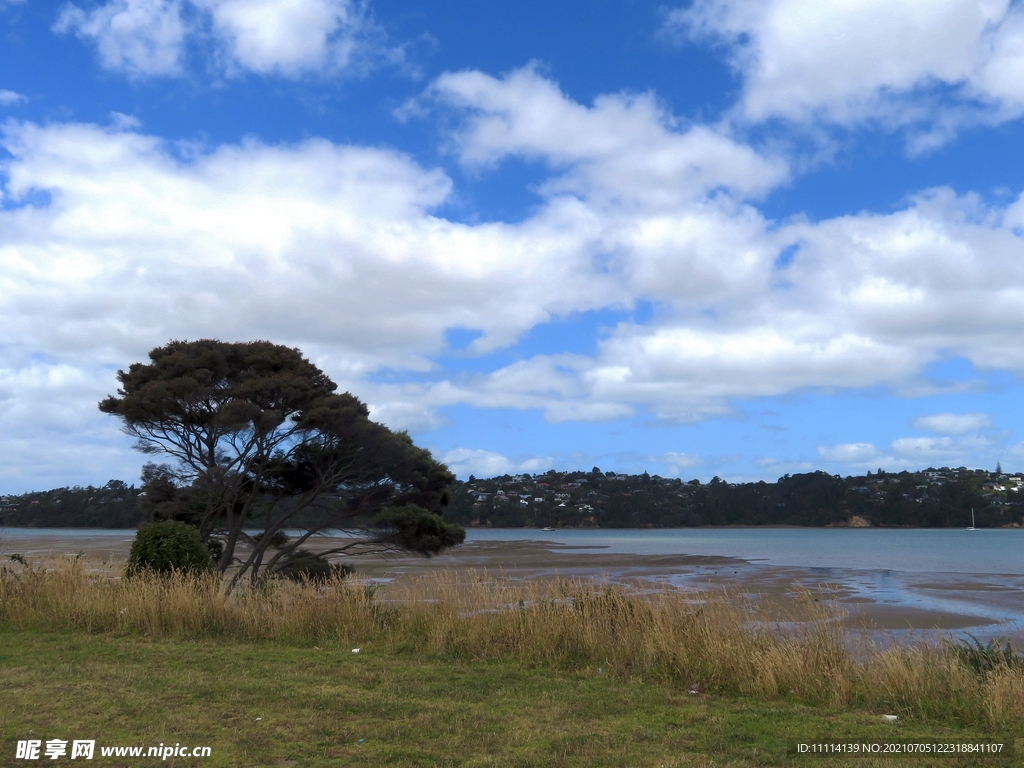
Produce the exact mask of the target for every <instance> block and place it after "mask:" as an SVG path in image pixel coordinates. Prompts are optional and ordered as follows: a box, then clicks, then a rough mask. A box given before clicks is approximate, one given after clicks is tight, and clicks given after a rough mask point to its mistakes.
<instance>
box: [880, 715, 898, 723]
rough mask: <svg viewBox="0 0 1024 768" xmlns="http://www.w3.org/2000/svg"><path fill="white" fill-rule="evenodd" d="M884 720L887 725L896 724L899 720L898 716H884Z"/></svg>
mask: <svg viewBox="0 0 1024 768" xmlns="http://www.w3.org/2000/svg"><path fill="white" fill-rule="evenodd" d="M882 719H883V720H885V722H887V723H895V722H896V720H898V719H899V718H898V717H897V716H896V715H882Z"/></svg>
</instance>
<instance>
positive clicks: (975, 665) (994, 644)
mask: <svg viewBox="0 0 1024 768" xmlns="http://www.w3.org/2000/svg"><path fill="white" fill-rule="evenodd" d="M966 634H967V636H968V637H969V638H971V640H973V641H974V643H973V644H972V643H970V642H968V641H967V640H964V639H962V638H961V639H960V640H958V641H957V642H955V643H954V642H951V641H949V640H946V641H944V644H945V646H946V648H947V649H948V650H949V651H951V652H952V653H953V654H954V655H955V656H956V657H957V659H959V660H960V663H961V664H963V665H964V666H965V667H969V668H971V669H973V670H974V671H975V672H977V673H979V674H984V673H986V672H992V671H993V670H995V669H998V668H999V667H1010V668H1014V667H1024V655H1022V654H1021V653H1020V652H1018V651H1017V650H1015V649H1014V647H1013V644H1012V643H1011V642H1010V641H1009V640H1006V641H1005V643H1004V644H1003V645H1000V644H999V641H998V640H995V639H993V640H989V641H988V644H987V645H982V644H981V641H980V640H979V639H978V638H976V637H975V636H974V635H972V634H971V633H970V632H968V633H966Z"/></svg>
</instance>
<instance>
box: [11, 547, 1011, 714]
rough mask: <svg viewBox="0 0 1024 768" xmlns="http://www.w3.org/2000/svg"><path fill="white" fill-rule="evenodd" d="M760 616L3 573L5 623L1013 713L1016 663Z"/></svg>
mask: <svg viewBox="0 0 1024 768" xmlns="http://www.w3.org/2000/svg"><path fill="white" fill-rule="evenodd" d="M804 597H805V599H802V600H798V601H796V602H795V603H794V604H793V605H791V606H789V607H788V608H787V609H786V610H788V611H789V616H788V620H787V621H779V620H778V616H779V615H781V614H780V613H779V612H778V611H780V610H781V608H779V607H776V610H775V611H773V613H772V615H773V616H775V617H776V619H775V620H774V621H767V620H765V619H764V618H763V617H764V615H765V614H764V612H763V607H759V606H758V605H757V604H756V603H754V602H751V601H749V600H744V599H740V598H737V597H735V596H730V595H728V594H721V593H705V592H701V593H694V592H687V591H684V590H680V589H677V588H674V587H669V586H662V587H656V586H655V587H652V585H650V584H649V583H648V584H644V585H642V586H641V585H639V584H637V585H632V586H630V585H627V586H621V585H620V586H614V585H607V584H600V583H597V582H584V581H572V580H569V581H566V580H552V581H536V582H525V583H517V582H513V581H511V580H509V579H506V578H502V577H498V578H493V577H491V576H490V575H488V574H486V573H478V574H473V573H470V574H465V573H463V574H461V575H459V576H455V575H452V574H444V575H440V576H431V577H423V578H419V579H414V580H410V581H407V582H400V583H395V584H390V585H386V586H383V587H381V588H379V589H378V590H376V593H375V590H374V588H372V587H369V586H368V585H366V584H361V583H357V582H353V581H342V580H338V581H335V582H332V583H330V584H327V585H324V586H320V587H317V586H313V585H309V584H305V585H302V584H294V583H274V584H270V585H268V586H266V587H265V588H263V589H261V590H244V591H236V592H234V593H232V594H230V595H226V594H225V593H224V589H223V584H222V582H221V580H220V579H219V578H213V577H210V578H196V577H184V576H182V577H175V578H171V579H165V578H134V579H131V580H122V579H112V578H109V577H107V576H102V575H96V574H90V573H89V572H88V569H87V568H85V567H84V565H83V563H82V562H80V561H77V560H76V561H69V562H65V563H64V564H62V565H59V566H58V567H55V568H53V569H50V570H46V571H42V570H33V569H32V568H24V569H20V570H19V571H18V572H15V571H13V570H9V569H6V568H5V569H3V571H2V572H0V626H5V627H12V628H21V629H33V630H43V631H82V632H89V633H117V634H127V635H145V636H152V637H170V638H182V639H198V638H224V639H230V640H239V641H245V642H253V641H257V642H258V641H268V640H271V641H275V642H283V643H310V644H322V645H329V644H339V645H343V646H346V647H350V646H368V645H371V644H372V645H373V647H374V648H375V649H377V650H381V651H384V652H389V653H396V654H423V655H427V656H433V657H444V658H452V659H460V660H472V659H487V660H503V661H510V660H511V661H515V662H518V663H523V664H527V665H532V666H545V665H553V666H556V667H563V668H600V669H601V670H602V673H603V674H609V675H616V676H629V677H640V678H645V679H656V680H661V681H670V682H675V683H677V684H680V685H682V686H685V687H687V688H688V689H690V690H692V691H696V692H698V693H699V692H703V691H715V692H723V693H744V694H752V695H756V696H759V697H763V698H766V699H777V698H779V697H789V696H796V697H798V698H799V699H801V700H804V701H807V702H813V703H821V704H826V705H830V706H859V707H865V708H869V709H872V710H874V711H879V712H880V711H884V712H887V713H896V714H904V715H914V716H919V717H926V718H934V719H938V720H946V721H955V722H959V723H962V724H973V725H983V726H987V727H991V728H1006V727H1015V724H1019V723H1020V722H1021V721H1022V720H1024V670H1022V668H1021V666H1019V665H1018V666H1008V665H1005V664H1003V665H997V666H996V667H995V668H993V669H991V670H985V671H982V672H978V671H976V670H974V669H971V668H970V667H969V666H967V665H965V664H964V663H963V662H962V660H961V659H959V658H958V657H957V655H956V654H955V653H953V652H951V651H950V649H949V648H948V647H943V646H941V645H935V646H933V645H920V644H919V645H898V644H896V645H892V644H890V645H889V646H888V647H886V648H881V647H878V646H870V645H866V644H865V641H860V640H858V639H857V638H856V637H855V636H851V635H849V634H848V633H846V632H844V631H843V630H842V629H841V628H840V627H839V625H838V623H837V621H836V619H837V618H838V615H837V609H835V608H833V607H831V605H832V604H830V603H828V602H827V601H823V602H816V601H815V600H813V599H811V597H810V596H804Z"/></svg>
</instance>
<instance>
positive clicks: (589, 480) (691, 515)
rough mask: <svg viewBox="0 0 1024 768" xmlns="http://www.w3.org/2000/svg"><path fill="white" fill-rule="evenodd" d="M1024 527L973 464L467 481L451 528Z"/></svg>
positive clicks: (78, 495)
mask: <svg viewBox="0 0 1024 768" xmlns="http://www.w3.org/2000/svg"><path fill="white" fill-rule="evenodd" d="M140 493H141V491H140V489H137V488H136V487H135V486H133V485H128V484H126V483H124V482H122V481H120V480H111V481H110V482H109V483H107V484H106V485H104V486H102V487H93V486H87V487H84V488H83V487H71V488H55V489H52V490H49V491H36V492H32V493H25V494H20V495H11V496H2V497H0V526H7V527H35V528H135V527H137V526H138V525H139V524H141V523H144V522H147V521H148V517H147V515H146V513H145V512H143V511H142V510H141V509H140V508H139V504H138V500H139V494H140ZM972 510H973V511H974V515H975V525H976V526H977V527H978V528H998V527H1020V526H1021V525H1024V472H1003V471H1002V469H1001V468H1000V469H997V470H996V471H994V472H993V471H988V470H983V469H967V468H966V467H959V468H955V469H952V468H949V467H939V468H929V469H925V470H921V471H917V472H898V473H897V472H885V471H883V470H878V472H877V473H872V472H868V473H867V474H866V475H860V476H847V477H841V476H839V475H830V474H828V473H826V472H821V471H819V472H808V473H804V474H796V475H785V476H783V477H780V478H779V479H778V480H777V481H776V482H774V483H767V482H763V481H761V482H753V483H729V482H725V481H723V480H721V479H719V478H717V477H716V478H714V479H712V480H711V481H710V482H708V483H701V482H700V481H699V480H690V481H688V482H687V481H683V480H680V479H676V478H665V477H659V476H658V475H649V474H647V473H646V472H645V473H644V474H642V475H624V474H618V473H615V472H602V471H601V470H600V469H598V468H597V467H594V468H593V469H592V470H590V471H589V472H556V471H554V470H552V471H549V472H546V473H544V474H535V475H530V474H522V475H501V476H499V477H492V478H488V479H478V478H475V477H470V478H469V480H468V481H466V482H461V481H456V482H455V483H454V485H453V487H452V502H451V504H450V505H449V506H448V508H447V509H446V510H445V519H447V520H449V521H451V522H457V523H461V524H463V525H465V526H467V527H493V528H546V527H552V528H686V527H700V526H722V525H797V526H816V527H822V526H847V527H863V528H867V527H906V528H962V527H967V526H968V525H970V521H971V511H972Z"/></svg>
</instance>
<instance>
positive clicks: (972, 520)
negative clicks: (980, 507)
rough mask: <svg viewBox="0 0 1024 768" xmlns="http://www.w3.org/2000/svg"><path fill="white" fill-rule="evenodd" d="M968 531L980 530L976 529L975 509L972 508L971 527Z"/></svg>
mask: <svg viewBox="0 0 1024 768" xmlns="http://www.w3.org/2000/svg"><path fill="white" fill-rule="evenodd" d="M967 530H968V531H976V530H978V529H977V528H975V527H974V507H971V527H970V528H968V529H967Z"/></svg>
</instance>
